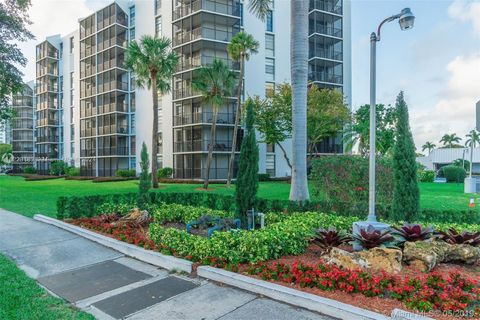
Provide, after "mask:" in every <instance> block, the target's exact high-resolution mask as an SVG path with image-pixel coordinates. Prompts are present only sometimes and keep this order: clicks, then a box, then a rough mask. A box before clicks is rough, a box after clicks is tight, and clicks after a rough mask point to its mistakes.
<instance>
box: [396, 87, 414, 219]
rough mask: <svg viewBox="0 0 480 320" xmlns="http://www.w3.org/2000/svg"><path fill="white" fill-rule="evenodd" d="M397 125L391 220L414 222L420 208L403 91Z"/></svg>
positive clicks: (398, 109) (400, 96)
mask: <svg viewBox="0 0 480 320" xmlns="http://www.w3.org/2000/svg"><path fill="white" fill-rule="evenodd" d="M396 109H397V110H396V111H397V124H396V131H395V145H394V147H393V177H394V184H393V204H392V211H391V215H390V217H389V218H390V220H393V221H400V220H405V221H415V220H416V219H417V218H418V213H419V211H420V190H419V188H418V180H417V162H416V158H415V157H416V156H415V144H414V143H413V137H412V132H411V130H410V124H409V121H408V108H407V104H406V103H405V100H404V98H403V92H400V94H399V95H398V97H397V103H396Z"/></svg>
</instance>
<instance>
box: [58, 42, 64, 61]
mask: <svg viewBox="0 0 480 320" xmlns="http://www.w3.org/2000/svg"><path fill="white" fill-rule="evenodd" d="M62 57H63V42H62V43H60V50H59V51H58V58H59V59H62Z"/></svg>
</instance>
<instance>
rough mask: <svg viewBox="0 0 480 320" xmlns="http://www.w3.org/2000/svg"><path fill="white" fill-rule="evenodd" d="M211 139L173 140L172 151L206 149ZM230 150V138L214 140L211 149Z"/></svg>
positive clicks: (238, 148) (218, 150)
mask: <svg viewBox="0 0 480 320" xmlns="http://www.w3.org/2000/svg"><path fill="white" fill-rule="evenodd" d="M210 142H211V140H194V141H186V142H185V141H182V142H175V143H174V148H173V152H194V151H208V148H209V147H210ZM231 150H232V141H231V140H216V141H215V144H214V145H213V151H217V152H228V151H231ZM239 150H240V146H239V145H238V144H237V150H236V151H239Z"/></svg>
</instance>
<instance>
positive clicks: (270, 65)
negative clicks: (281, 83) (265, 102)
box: [265, 58, 275, 81]
mask: <svg viewBox="0 0 480 320" xmlns="http://www.w3.org/2000/svg"><path fill="white" fill-rule="evenodd" d="M265 74H266V80H267V81H275V59H272V58H265Z"/></svg>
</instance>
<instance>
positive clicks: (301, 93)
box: [248, 0, 310, 201]
mask: <svg viewBox="0 0 480 320" xmlns="http://www.w3.org/2000/svg"><path fill="white" fill-rule="evenodd" d="M272 2H273V1H272V0H250V2H249V7H248V8H249V10H250V12H252V13H253V14H255V15H256V16H257V17H258V18H260V19H261V20H264V19H265V17H266V15H267V13H268V11H269V10H270V8H271V6H272ZM308 6H309V1H306V0H292V1H291V5H290V19H291V20H290V25H291V32H290V50H291V51H290V52H291V55H290V70H291V80H292V118H293V122H292V125H293V134H292V149H293V157H292V160H293V161H292V183H291V187H290V200H294V201H305V200H308V199H309V197H310V196H309V193H308V181H307V81H308V63H307V61H308V51H307V50H308Z"/></svg>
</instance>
